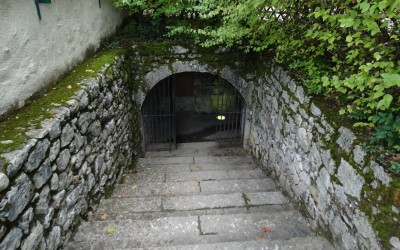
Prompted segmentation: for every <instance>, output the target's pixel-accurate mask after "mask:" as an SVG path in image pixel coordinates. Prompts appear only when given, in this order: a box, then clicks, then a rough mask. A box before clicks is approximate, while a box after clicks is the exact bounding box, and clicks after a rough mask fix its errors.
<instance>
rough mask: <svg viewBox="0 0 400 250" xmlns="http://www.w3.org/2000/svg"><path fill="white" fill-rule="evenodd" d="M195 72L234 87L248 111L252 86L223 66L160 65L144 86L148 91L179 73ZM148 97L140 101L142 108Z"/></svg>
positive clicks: (146, 78)
mask: <svg viewBox="0 0 400 250" xmlns="http://www.w3.org/2000/svg"><path fill="white" fill-rule="evenodd" d="M186 72H194V73H208V74H211V75H215V76H217V77H219V78H221V79H223V80H225V81H227V82H228V83H230V85H232V87H234V88H235V89H236V90H237V91H238V92H239V93H240V95H241V97H242V99H243V101H244V103H245V106H246V109H248V107H249V105H248V103H250V98H251V96H250V93H251V92H250V86H249V84H248V82H247V81H246V80H245V79H244V78H243V77H241V76H240V75H239V74H238V72H237V71H235V70H234V69H232V68H230V67H229V66H223V67H222V68H213V67H210V66H209V65H208V64H201V63H199V62H198V61H197V60H194V61H176V62H174V63H173V64H172V65H166V64H164V65H160V66H158V67H157V68H154V69H153V70H152V71H150V72H149V73H147V74H146V75H145V76H144V84H145V85H146V86H147V87H148V89H149V90H150V89H152V88H153V87H154V86H155V85H156V84H157V83H159V82H160V81H162V80H164V79H166V78H167V77H170V76H172V75H175V74H179V73H186ZM145 97H146V96H142V98H141V99H140V107H142V105H143V102H144V100H145Z"/></svg>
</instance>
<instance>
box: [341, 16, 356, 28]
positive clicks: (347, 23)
mask: <svg viewBox="0 0 400 250" xmlns="http://www.w3.org/2000/svg"><path fill="white" fill-rule="evenodd" d="M339 22H340V23H341V24H342V25H343V26H344V27H351V26H352V25H353V24H354V19H353V18H351V17H350V18H343V19H339Z"/></svg>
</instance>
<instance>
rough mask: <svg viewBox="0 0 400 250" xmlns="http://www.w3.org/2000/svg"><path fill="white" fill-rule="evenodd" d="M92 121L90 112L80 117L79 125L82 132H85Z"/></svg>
mask: <svg viewBox="0 0 400 250" xmlns="http://www.w3.org/2000/svg"><path fill="white" fill-rule="evenodd" d="M91 122H92V115H91V113H89V112H85V113H82V114H81V115H80V116H79V118H78V126H79V128H80V131H81V133H82V134H85V133H86V131H87V129H88V128H89V124H90V123H91Z"/></svg>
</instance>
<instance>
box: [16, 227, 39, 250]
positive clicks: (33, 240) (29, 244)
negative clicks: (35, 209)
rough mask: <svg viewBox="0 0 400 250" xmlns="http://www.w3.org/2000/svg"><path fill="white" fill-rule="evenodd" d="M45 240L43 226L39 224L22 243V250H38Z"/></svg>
mask: <svg viewBox="0 0 400 250" xmlns="http://www.w3.org/2000/svg"><path fill="white" fill-rule="evenodd" d="M42 238H43V226H42V225H41V224H40V223H37V225H36V226H35V227H33V228H32V230H31V233H30V234H29V236H28V237H27V238H26V239H25V240H24V241H23V242H22V246H21V250H31V249H36V248H37V247H38V246H39V244H40V242H41V240H42Z"/></svg>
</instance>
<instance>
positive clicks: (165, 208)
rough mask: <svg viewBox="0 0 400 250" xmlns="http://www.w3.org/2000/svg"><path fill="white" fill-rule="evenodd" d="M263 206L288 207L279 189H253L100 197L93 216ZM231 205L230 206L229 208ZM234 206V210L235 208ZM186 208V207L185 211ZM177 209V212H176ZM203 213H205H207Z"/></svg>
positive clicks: (166, 213)
mask: <svg viewBox="0 0 400 250" xmlns="http://www.w3.org/2000/svg"><path fill="white" fill-rule="evenodd" d="M260 206H262V207H263V208H264V209H266V207H268V206H271V209H268V210H269V211H274V210H273V209H274V208H275V209H277V210H275V211H281V210H288V209H291V206H290V204H289V201H288V200H287V199H286V198H285V197H284V195H283V194H282V193H281V192H256V193H230V194H211V195H193V196H171V197H147V198H126V199H105V200H102V202H101V203H100V206H99V208H98V211H97V213H96V217H95V218H96V219H97V220H105V219H126V218H141V217H143V216H137V213H146V214H147V215H150V213H152V212H153V213H158V214H156V215H155V216H151V218H154V217H157V216H160V215H164V216H166V217H167V216H187V215H202V214H205V213H197V212H196V211H199V210H200V211H204V210H207V211H208V212H209V213H216V212H212V211H211V210H212V209H214V210H223V211H221V212H218V214H223V213H224V212H225V213H226V214H228V213H230V212H233V213H237V211H239V212H242V213H243V212H246V211H249V210H250V208H253V207H260ZM229 209H231V210H229ZM235 209H236V210H235ZM186 211H189V213H187V212H186ZM179 212H181V213H179ZM209 213H207V214H209Z"/></svg>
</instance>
